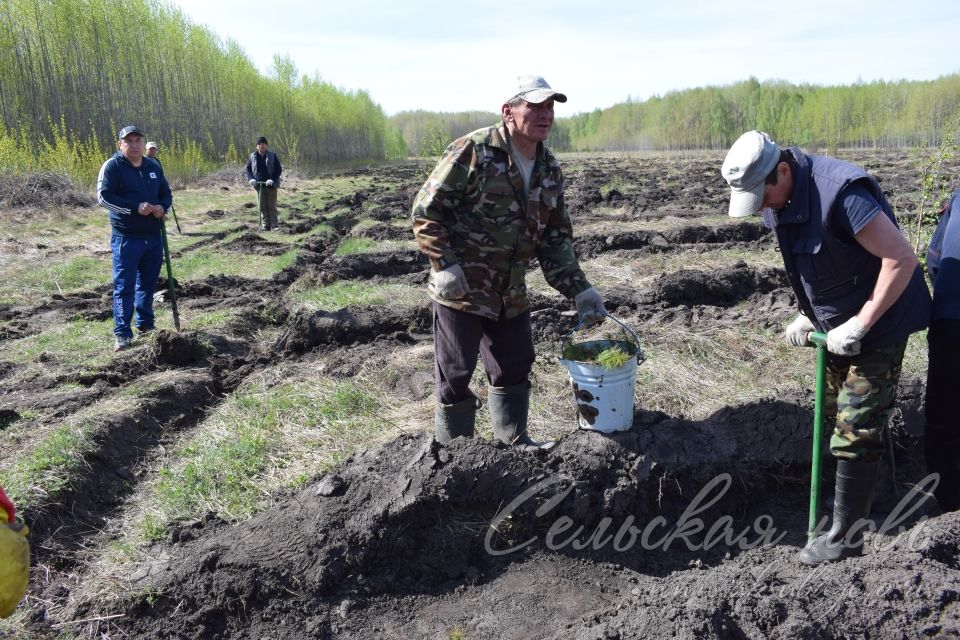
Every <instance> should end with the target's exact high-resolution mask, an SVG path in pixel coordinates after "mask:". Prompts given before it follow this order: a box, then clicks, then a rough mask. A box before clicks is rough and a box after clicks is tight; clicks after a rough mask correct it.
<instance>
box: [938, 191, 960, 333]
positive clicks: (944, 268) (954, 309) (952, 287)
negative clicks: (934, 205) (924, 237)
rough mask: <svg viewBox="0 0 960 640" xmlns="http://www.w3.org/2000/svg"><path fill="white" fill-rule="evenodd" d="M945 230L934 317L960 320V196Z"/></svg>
mask: <svg viewBox="0 0 960 640" xmlns="http://www.w3.org/2000/svg"><path fill="white" fill-rule="evenodd" d="M943 215H945V216H947V215H948V216H950V217H949V219H948V220H947V221H946V226H945V227H944V231H943V244H942V246H941V251H940V268H939V269H937V270H936V273H935V279H934V281H933V319H934V320H960V197H954V198H953V203H952V205H951V207H950V210H949V211H948V212H945V213H944V214H943Z"/></svg>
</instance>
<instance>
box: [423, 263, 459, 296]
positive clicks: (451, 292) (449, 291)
mask: <svg viewBox="0 0 960 640" xmlns="http://www.w3.org/2000/svg"><path fill="white" fill-rule="evenodd" d="M430 284H431V285H432V286H433V291H434V293H436V294H437V295H438V296H440V297H441V298H446V299H447V300H456V299H457V298H462V297H463V294H465V293H466V292H467V277H466V276H465V275H464V273H463V268H462V267H461V266H460V265H459V264H454V265H451V266H449V267H447V268H446V269H444V270H443V271H431V272H430Z"/></svg>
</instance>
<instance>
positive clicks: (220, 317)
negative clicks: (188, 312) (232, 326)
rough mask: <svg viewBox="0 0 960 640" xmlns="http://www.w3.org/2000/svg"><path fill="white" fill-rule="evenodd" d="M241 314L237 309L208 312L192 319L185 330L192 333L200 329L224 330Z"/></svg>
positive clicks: (185, 324) (188, 321)
mask: <svg viewBox="0 0 960 640" xmlns="http://www.w3.org/2000/svg"><path fill="white" fill-rule="evenodd" d="M239 314H240V311H238V310H235V309H218V310H216V311H208V312H207V313H202V314H200V315H197V316H192V317H190V318H189V319H188V320H187V322H185V323H184V328H185V329H189V330H191V331H197V330H200V329H222V328H223V327H225V326H226V325H228V324H229V323H230V322H232V321H233V320H234V319H236V318H237V316H238V315H239ZM171 325H172V322H171Z"/></svg>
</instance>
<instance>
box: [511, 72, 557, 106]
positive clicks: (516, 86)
mask: <svg viewBox="0 0 960 640" xmlns="http://www.w3.org/2000/svg"><path fill="white" fill-rule="evenodd" d="M506 93H507V97H506V99H504V101H503V103H504V104H506V103H508V102H510V101H511V100H513V99H514V98H523V99H524V100H526V101H527V102H529V103H530V104H540V103H541V102H546V101H547V100H550V99H551V98H552V99H554V100H556V101H557V102H566V101H567V96H565V95H564V94H562V93H560V92H559V91H554V90H553V89H551V88H550V85H549V84H547V81H546V80H544V79H543V77H541V76H533V75H523V76H517V77H516V78H515V80H514V81H513V82H511V83H510V86H509V87H508V89H507V92H506Z"/></svg>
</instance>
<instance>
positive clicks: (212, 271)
mask: <svg viewBox="0 0 960 640" xmlns="http://www.w3.org/2000/svg"><path fill="white" fill-rule="evenodd" d="M297 252H298V249H290V250H289V251H286V252H284V253H282V254H280V255H279V256H260V255H249V254H238V253H234V252H230V253H226V252H224V253H221V252H218V251H202V252H196V253H191V254H188V255H186V256H183V257H181V258H178V259H177V260H176V261H175V262H174V264H173V275H174V277H175V278H176V279H177V280H179V281H188V280H200V279H203V278H206V277H209V276H214V275H225V276H240V277H244V278H260V279H263V278H269V277H270V276H272V275H274V274H276V273H279V272H280V271H283V270H284V269H286V268H287V267H289V266H290V265H292V264H293V263H294V261H296V259H297Z"/></svg>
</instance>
